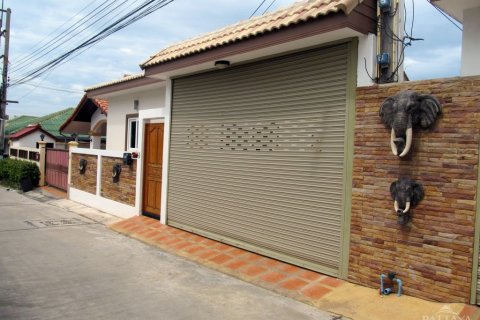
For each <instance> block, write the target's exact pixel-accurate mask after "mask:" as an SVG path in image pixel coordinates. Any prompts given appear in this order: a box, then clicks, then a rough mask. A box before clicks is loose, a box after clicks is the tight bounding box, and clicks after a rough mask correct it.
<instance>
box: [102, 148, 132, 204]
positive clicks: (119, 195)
mask: <svg viewBox="0 0 480 320" xmlns="http://www.w3.org/2000/svg"><path fill="white" fill-rule="evenodd" d="M116 163H120V164H122V173H120V179H119V181H118V182H113V179H112V169H113V166H114V165H115V164H116ZM136 175H137V160H133V164H132V165H131V166H127V165H124V164H123V160H122V159H121V158H113V157H102V189H101V192H100V194H101V196H102V197H104V198H108V199H111V200H114V201H118V202H121V203H124V204H127V205H130V206H135V185H136Z"/></svg>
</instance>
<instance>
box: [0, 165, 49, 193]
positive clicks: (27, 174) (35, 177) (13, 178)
mask: <svg viewBox="0 0 480 320" xmlns="http://www.w3.org/2000/svg"><path fill="white" fill-rule="evenodd" d="M24 178H30V179H31V181H32V184H33V186H35V187H37V186H38V182H39V180H40V170H39V169H38V167H37V165H36V164H35V163H33V162H28V161H24V160H18V159H9V158H7V159H1V160H0V180H1V181H2V182H3V183H5V184H7V185H8V186H11V187H15V188H18V187H19V186H20V181H21V180H22V179H24Z"/></svg>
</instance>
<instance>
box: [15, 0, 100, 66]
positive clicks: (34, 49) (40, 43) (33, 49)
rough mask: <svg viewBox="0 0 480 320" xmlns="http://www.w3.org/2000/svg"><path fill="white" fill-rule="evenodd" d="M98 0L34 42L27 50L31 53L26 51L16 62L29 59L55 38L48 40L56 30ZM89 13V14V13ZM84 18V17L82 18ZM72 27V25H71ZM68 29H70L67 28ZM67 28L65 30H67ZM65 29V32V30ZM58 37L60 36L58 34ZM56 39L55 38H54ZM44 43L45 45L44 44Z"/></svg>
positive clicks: (93, 0) (94, 0)
mask: <svg viewBox="0 0 480 320" xmlns="http://www.w3.org/2000/svg"><path fill="white" fill-rule="evenodd" d="M96 1H98V0H92V1H91V2H89V3H88V4H87V5H86V6H85V7H83V8H82V9H81V10H80V11H79V12H77V13H76V14H75V15H73V16H72V17H70V18H69V19H68V20H66V21H65V22H64V23H62V24H61V25H60V26H58V27H57V28H55V29H54V30H53V31H52V32H50V33H49V34H47V35H46V36H45V37H43V39H42V40H40V41H39V42H37V43H36V44H34V45H33V46H32V47H30V49H28V50H27V52H30V51H32V52H31V53H25V54H23V55H21V56H20V57H19V58H18V60H17V61H16V62H15V63H21V62H23V61H24V60H25V59H27V58H28V57H30V56H31V55H33V54H35V53H36V52H37V51H38V50H40V49H41V48H42V47H44V46H46V45H47V44H48V43H49V42H51V41H53V39H51V40H48V39H49V37H50V36H52V35H53V34H55V32H57V31H59V30H61V28H62V27H64V26H65V25H67V24H68V23H69V22H71V21H72V20H75V18H76V17H77V16H79V15H80V14H81V13H82V12H83V11H85V9H86V8H88V7H90V5H92V4H93V3H94V2H96ZM87 15H88V14H87ZM82 19H83V18H82ZM76 23H79V21H77V22H76ZM70 28H71V27H70ZM67 30H68V29H67ZM67 30H65V31H67ZM65 31H64V32H65ZM57 37H58V36H57ZM54 39H55V38H54ZM45 41H48V42H47V43H46V44H43V43H44V42H45ZM42 44H43V45H42ZM40 45H42V46H41V47H40V48H37V47H38V46H40Z"/></svg>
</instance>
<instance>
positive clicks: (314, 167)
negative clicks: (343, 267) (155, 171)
mask: <svg viewBox="0 0 480 320" xmlns="http://www.w3.org/2000/svg"><path fill="white" fill-rule="evenodd" d="M347 59H348V45H347V44H342V45H336V46H332V47H328V48H322V49H315V50H310V51H305V52H300V53H295V54H290V55H287V56H282V57H275V58H272V59H269V60H264V61H259V62H255V63H251V64H246V65H241V66H238V67H231V68H229V69H224V70H219V71H213V72H208V73H204V74H197V75H192V76H188V77H184V78H178V79H175V80H174V81H173V98H172V126H171V147H170V160H169V161H170V162H169V186H168V204H167V206H168V218H167V219H168V224H169V225H172V226H175V227H179V228H183V229H186V230H190V231H194V232H197V233H200V234H204V235H207V236H209V237H212V238H215V239H218V240H221V241H224V242H227V243H231V244H234V245H237V246H240V247H244V248H247V249H249V250H253V251H256V252H259V253H262V254H266V255H269V256H272V257H274V258H278V259H281V260H284V261H287V262H291V263H294V264H298V265H302V266H306V267H309V268H311V269H315V270H318V271H322V272H325V273H328V274H332V275H338V270H339V264H340V256H341V231H342V221H343V208H342V196H343V190H344V182H343V172H344V139H345V138H344V137H345V122H346V95H347Z"/></svg>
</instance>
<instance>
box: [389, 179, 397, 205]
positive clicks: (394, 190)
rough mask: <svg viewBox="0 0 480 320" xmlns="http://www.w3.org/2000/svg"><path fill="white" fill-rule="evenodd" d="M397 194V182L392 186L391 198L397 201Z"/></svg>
mask: <svg viewBox="0 0 480 320" xmlns="http://www.w3.org/2000/svg"><path fill="white" fill-rule="evenodd" d="M396 194H397V181H393V182H392V184H391V185H390V196H392V199H393V200H395V195H396Z"/></svg>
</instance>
